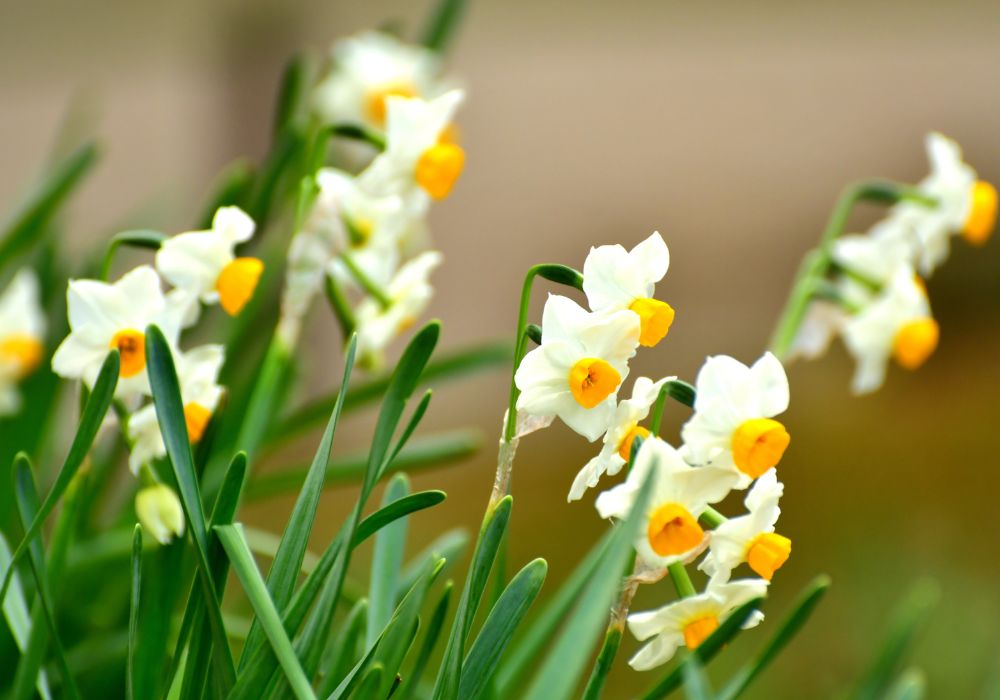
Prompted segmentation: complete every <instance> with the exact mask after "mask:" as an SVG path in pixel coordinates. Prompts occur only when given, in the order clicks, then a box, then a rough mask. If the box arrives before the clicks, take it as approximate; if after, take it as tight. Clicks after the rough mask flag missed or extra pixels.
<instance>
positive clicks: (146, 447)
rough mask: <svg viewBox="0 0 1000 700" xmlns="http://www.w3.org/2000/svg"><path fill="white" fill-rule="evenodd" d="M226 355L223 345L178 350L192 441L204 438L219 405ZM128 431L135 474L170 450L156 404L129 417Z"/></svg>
mask: <svg viewBox="0 0 1000 700" xmlns="http://www.w3.org/2000/svg"><path fill="white" fill-rule="evenodd" d="M224 359H225V354H224V351H223V348H222V346H221V345H202V346H200V347H197V348H194V349H193V350H189V351H187V352H185V353H177V354H175V361H176V367H177V380H178V382H179V384H180V389H181V401H183V402H184V423H185V425H186V426H187V433H188V440H190V441H191V443H192V444H194V443H197V442H198V441H200V440H201V438H202V436H203V435H204V434H205V428H206V427H207V426H208V422H209V420H211V418H212V414H213V413H215V409H216V408H217V407H218V405H219V399H220V398H221V397H222V387H220V386H219V385H218V383H217V382H218V378H219V370H220V369H222V363H223V361H224ZM128 434H129V438H130V439H131V440H132V449H131V452H130V453H129V459H128V464H129V467H130V468H131V469H132V472H133V473H134V474H138V473H139V469H140V468H141V467H142V465H144V464H148V463H150V462H151V461H153V460H154V459H158V458H160V457H163V456H165V455H166V454H167V450H166V447H165V446H164V444H163V435H162V434H161V433H160V424H159V422H158V421H157V419H156V408H155V407H154V406H153V404H151V403H150V404H148V405H147V406H144V407H143V408H141V409H139V410H138V411H136V412H135V413H133V414H132V415H131V416H130V417H129V420H128Z"/></svg>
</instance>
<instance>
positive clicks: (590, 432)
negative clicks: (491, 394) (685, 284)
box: [514, 294, 639, 442]
mask: <svg viewBox="0 0 1000 700" xmlns="http://www.w3.org/2000/svg"><path fill="white" fill-rule="evenodd" d="M638 345H639V317H638V316H637V315H636V314H634V313H632V312H631V311H600V312H588V311H586V310H585V309H583V308H581V307H580V305H579V304H577V303H576V302H575V301H573V300H571V299H568V298H566V297H564V296H559V295H557V294H550V295H549V298H548V300H547V301H546V302H545V309H544V310H543V311H542V343H541V345H539V346H538V347H537V348H535V349H534V350H532V351H531V352H529V353H528V354H527V355H525V356H524V359H522V360H521V364H520V365H519V366H518V368H517V372H516V373H515V374H514V383H515V385H516V386H517V389H518V390H519V391H520V392H521V394H520V396H519V397H518V399H517V410H518V411H524V412H525V413H528V414H530V415H534V416H558V417H559V418H561V419H562V421H563V422H564V423H565V424H566V425H568V426H569V427H570V428H572V429H573V430H575V431H576V432H578V433H579V434H580V435H583V436H584V437H585V438H587V439H588V440H590V441H591V442H593V441H594V440H596V439H597V438H599V437H600V436H601V434H602V433H604V431H605V430H607V427H608V425H609V424H610V422H611V416H612V415H613V414H614V411H615V401H616V398H617V393H618V387H619V386H621V383H622V381H623V380H624V379H625V378H626V377H627V376H628V361H629V359H631V358H632V356H633V355H635V351H636V348H637V347H638Z"/></svg>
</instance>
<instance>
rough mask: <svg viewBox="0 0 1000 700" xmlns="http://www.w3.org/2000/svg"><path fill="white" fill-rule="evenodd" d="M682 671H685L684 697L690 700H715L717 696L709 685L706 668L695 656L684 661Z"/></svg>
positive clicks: (690, 656)
mask: <svg viewBox="0 0 1000 700" xmlns="http://www.w3.org/2000/svg"><path fill="white" fill-rule="evenodd" d="M681 669H682V670H683V671H684V695H685V696H686V697H687V699H688V700H714V698H715V694H714V693H713V692H712V688H711V687H710V686H709V684H708V678H707V677H706V676H705V668H704V667H703V666H702V665H701V661H699V660H698V657H697V656H696V655H695V654H691V655H689V656H688V657H687V658H686V659H684V663H682V664H681Z"/></svg>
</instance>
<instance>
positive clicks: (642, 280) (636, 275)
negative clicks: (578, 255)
mask: <svg viewBox="0 0 1000 700" xmlns="http://www.w3.org/2000/svg"><path fill="white" fill-rule="evenodd" d="M669 267H670V251H669V250H668V249H667V244H666V243H665V242H664V241H663V237H662V236H660V234H659V233H653V235H651V236H650V237H649V238H647V239H646V240H645V241H643V242H642V243H640V244H639V245H637V246H636V247H635V248H633V249H632V250H631V251H626V250H625V249H624V248H623V247H622V246H620V245H604V246H601V247H599V248H591V249H590V254H589V255H588V256H587V259H586V261H584V263H583V291H584V293H586V295H587V303H589V304H590V308H591V310H593V311H620V310H623V309H628V310H630V311H634V312H635V313H636V314H638V315H639V318H640V319H641V322H642V326H641V328H642V330H641V333H640V336H639V342H640V343H641V344H642V345H644V346H646V347H652V346H654V345H656V344H657V343H659V342H660V341H661V340H663V338H664V337H665V336H666V335H667V332H668V331H669V330H670V324H671V323H673V321H674V310H673V309H672V308H671V307H670V305H669V304H667V303H665V302H662V301H659V300H657V299H653V298H652V297H653V292H654V289H655V287H656V283H657V282H659V281H660V280H661V279H663V276H664V275H666V274H667V269H668V268H669Z"/></svg>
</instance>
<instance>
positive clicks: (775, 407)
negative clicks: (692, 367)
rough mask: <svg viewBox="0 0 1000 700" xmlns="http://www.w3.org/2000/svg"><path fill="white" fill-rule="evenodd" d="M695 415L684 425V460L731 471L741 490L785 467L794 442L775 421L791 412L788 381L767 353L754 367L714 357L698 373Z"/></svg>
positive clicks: (781, 369) (775, 359)
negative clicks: (777, 467)
mask: <svg viewBox="0 0 1000 700" xmlns="http://www.w3.org/2000/svg"><path fill="white" fill-rule="evenodd" d="M695 389H696V391H697V396H696V397H695V403H694V415H692V416H691V419H690V420H688V422H687V423H685V424H684V428H683V429H682V431H681V437H682V438H683V440H684V456H685V458H686V459H687V460H688V461H689V462H691V463H692V464H698V465H712V466H716V467H721V468H724V469H732V470H734V471H735V472H736V474H737V475H738V481H737V485H736V488H739V489H745V488H746V487H747V486H749V485H750V482H751V481H753V480H754V479H756V478H757V477H759V476H760V475H761V474H763V473H764V472H766V471H767V470H768V469H770V468H771V467H773V466H775V465H777V464H778V462H779V461H781V457H782V455H783V454H784V453H785V449H786V448H787V447H788V443H789V441H790V439H791V438H790V437H789V435H788V431H787V430H785V427H784V426H783V425H782V424H781V423H779V422H778V421H776V420H774V416H777V415H778V414H780V413H784V411H785V410H786V409H787V408H788V377H786V376H785V368H784V367H782V365H781V362H780V361H779V360H778V358H776V357H775V356H774V355H772V354H771V353H766V354H765V355H764V356H763V357H761V358H760V359H759V360H757V362H755V363H754V364H753V366H752V367H747V366H746V365H744V364H743V363H742V362H739V361H738V360H735V359H733V358H732V357H728V356H726V355H717V356H715V357H710V358H708V359H707V360H706V361H705V364H704V365H702V368H701V370H700V371H699V372H698V378H697V380H696V384H695Z"/></svg>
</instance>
